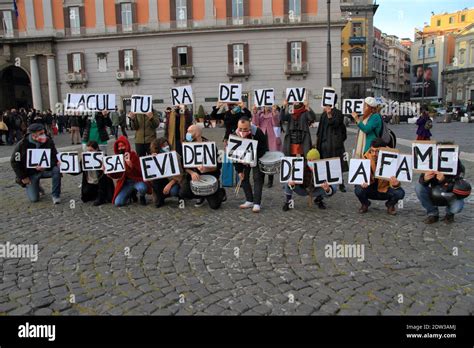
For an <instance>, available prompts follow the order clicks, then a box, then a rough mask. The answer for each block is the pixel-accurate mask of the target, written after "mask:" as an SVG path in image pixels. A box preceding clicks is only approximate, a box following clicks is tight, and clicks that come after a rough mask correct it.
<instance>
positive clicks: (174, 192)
mask: <svg viewBox="0 0 474 348" xmlns="http://www.w3.org/2000/svg"><path fill="white" fill-rule="evenodd" d="M170 150H171V149H170V145H169V143H168V140H167V139H166V138H159V139H156V140H153V141H152V142H151V144H150V151H151V154H152V155H157V154H159V153H166V152H170ZM177 156H178V163H179V165H180V168H179V172H180V173H183V168H182V165H181V158H180V156H179V154H177ZM182 180H183V175H182V174H180V175H177V176H173V177H170V178H162V179H156V180H152V181H151V186H152V187H153V195H154V197H155V207H157V208H160V207H162V206H163V205H164V204H165V199H166V198H168V197H178V198H179V191H180V184H181V182H182Z"/></svg>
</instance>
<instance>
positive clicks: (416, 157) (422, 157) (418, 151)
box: [413, 146, 434, 169]
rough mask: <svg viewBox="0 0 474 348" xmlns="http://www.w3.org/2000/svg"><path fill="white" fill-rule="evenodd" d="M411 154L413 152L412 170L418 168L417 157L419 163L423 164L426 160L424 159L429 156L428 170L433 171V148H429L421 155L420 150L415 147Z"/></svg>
mask: <svg viewBox="0 0 474 348" xmlns="http://www.w3.org/2000/svg"><path fill="white" fill-rule="evenodd" d="M413 152H414V154H413V155H414V156H413V157H414V158H413V160H414V161H415V162H414V165H413V168H418V157H419V158H420V159H421V162H424V161H425V160H426V158H427V157H428V156H429V158H430V169H434V168H433V147H429V148H428V150H426V152H425V153H423V154H422V153H421V151H420V149H419V148H418V146H415V147H414V148H413Z"/></svg>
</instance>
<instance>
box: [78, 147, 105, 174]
mask: <svg viewBox="0 0 474 348" xmlns="http://www.w3.org/2000/svg"><path fill="white" fill-rule="evenodd" d="M103 157H104V153H103V152H83V153H82V170H83V171H85V172H87V171H91V170H102V163H103Z"/></svg>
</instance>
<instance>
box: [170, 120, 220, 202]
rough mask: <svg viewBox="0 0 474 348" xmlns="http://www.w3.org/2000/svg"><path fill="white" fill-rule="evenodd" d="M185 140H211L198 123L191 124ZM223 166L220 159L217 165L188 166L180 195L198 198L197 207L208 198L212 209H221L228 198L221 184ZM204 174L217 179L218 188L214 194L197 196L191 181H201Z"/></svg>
mask: <svg viewBox="0 0 474 348" xmlns="http://www.w3.org/2000/svg"><path fill="white" fill-rule="evenodd" d="M185 140H186V141H187V142H197V143H202V142H206V141H209V140H207V139H206V138H204V137H203V136H202V130H201V128H199V126H197V125H192V126H189V128H188V131H187V133H186V138H185ZM221 168H222V163H221V162H220V161H218V163H217V167H203V166H200V167H198V168H187V169H186V170H185V175H184V180H183V184H182V186H181V191H180V193H179V195H180V197H181V198H184V199H193V198H197V199H198V200H197V202H196V204H195V205H194V206H195V207H201V206H202V205H203V204H204V201H205V200H207V202H208V203H209V207H210V208H211V209H219V208H220V206H221V204H222V203H223V202H225V201H226V200H227V195H226V192H225V189H223V188H222V187H221V185H220V176H221ZM203 174H205V175H212V176H213V177H215V178H216V179H217V185H218V186H217V187H218V189H217V191H216V192H215V193H213V194H212V195H208V196H197V195H195V194H194V193H193V192H192V190H191V181H199V180H200V178H201V175H203Z"/></svg>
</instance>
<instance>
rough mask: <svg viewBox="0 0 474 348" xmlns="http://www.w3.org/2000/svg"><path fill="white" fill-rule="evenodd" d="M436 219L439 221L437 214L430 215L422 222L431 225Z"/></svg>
mask: <svg viewBox="0 0 474 348" xmlns="http://www.w3.org/2000/svg"><path fill="white" fill-rule="evenodd" d="M438 221H439V216H438V215H435V216H433V215H431V216H428V217H427V218H426V219H425V220H424V221H423V222H424V223H425V224H427V225H431V224H434V223H435V222H438Z"/></svg>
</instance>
